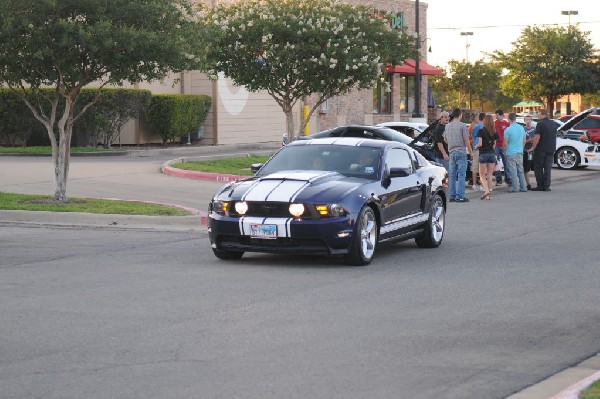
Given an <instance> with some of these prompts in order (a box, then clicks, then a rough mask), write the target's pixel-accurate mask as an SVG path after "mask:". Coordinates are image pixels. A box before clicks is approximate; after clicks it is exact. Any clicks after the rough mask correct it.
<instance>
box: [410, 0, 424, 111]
mask: <svg viewBox="0 0 600 399" xmlns="http://www.w3.org/2000/svg"><path fill="white" fill-rule="evenodd" d="M415 47H416V48H417V56H416V57H415V109H414V111H413V114H412V116H413V118H422V117H423V114H421V65H420V61H419V58H420V56H421V39H420V37H419V0H416V1H415Z"/></svg>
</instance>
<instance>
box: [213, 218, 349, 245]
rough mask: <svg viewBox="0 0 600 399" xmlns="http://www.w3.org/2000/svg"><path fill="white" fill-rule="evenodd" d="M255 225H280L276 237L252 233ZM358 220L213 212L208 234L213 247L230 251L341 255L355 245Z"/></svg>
mask: <svg viewBox="0 0 600 399" xmlns="http://www.w3.org/2000/svg"><path fill="white" fill-rule="evenodd" d="M251 224H262V225H271V226H272V225H275V226H277V236H276V238H256V237H252V236H251V235H250V225H251ZM353 226H354V219H353V218H351V217H349V216H345V217H338V218H327V219H317V220H312V219H311V220H306V219H293V218H287V219H286V218H262V217H261V218H252V217H245V218H239V217H229V216H222V215H218V214H215V213H211V214H210V215H209V217H208V234H209V238H210V241H211V244H212V246H213V248H216V249H220V250H226V251H244V252H269V253H305V254H321V255H322V254H329V255H340V254H346V253H348V251H349V249H350V246H351V244H352V237H353Z"/></svg>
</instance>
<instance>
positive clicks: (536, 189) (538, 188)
mask: <svg viewBox="0 0 600 399" xmlns="http://www.w3.org/2000/svg"><path fill="white" fill-rule="evenodd" d="M530 191H545V190H544V189H543V188H541V187H533V188H532V189H531V190H530Z"/></svg>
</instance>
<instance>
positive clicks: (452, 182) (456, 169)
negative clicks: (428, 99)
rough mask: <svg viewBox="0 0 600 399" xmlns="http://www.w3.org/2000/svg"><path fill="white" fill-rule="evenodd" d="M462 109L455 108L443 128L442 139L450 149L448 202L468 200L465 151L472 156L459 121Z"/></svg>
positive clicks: (464, 131) (465, 131) (466, 131)
mask: <svg viewBox="0 0 600 399" xmlns="http://www.w3.org/2000/svg"><path fill="white" fill-rule="evenodd" d="M461 116H462V111H461V110H460V108H455V109H454V110H453V111H452V113H451V114H450V123H448V124H447V125H446V129H445V130H444V140H445V141H446V143H448V151H450V165H449V170H448V175H449V176H448V179H449V186H450V202H469V200H468V199H467V198H465V177H466V175H467V152H468V153H469V154H470V155H471V156H473V151H472V150H471V142H470V137H469V131H468V130H467V126H466V125H465V124H464V123H462V122H461V121H460V118H461Z"/></svg>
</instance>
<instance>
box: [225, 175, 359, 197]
mask: <svg viewBox="0 0 600 399" xmlns="http://www.w3.org/2000/svg"><path fill="white" fill-rule="evenodd" d="M366 182H368V180H366V179H361V178H351V177H347V176H344V175H341V174H339V173H337V172H329V171H285V172H278V173H273V174H270V175H267V176H261V177H254V178H251V179H246V180H241V181H238V182H235V183H232V184H229V185H227V186H225V187H224V188H223V189H222V190H221V191H220V192H219V194H218V195H217V196H218V197H219V198H220V199H227V200H238V201H239V200H244V201H261V202H262V201H269V202H311V201H318V202H331V201H341V200H342V199H343V198H344V197H346V196H347V195H349V194H350V193H352V192H353V191H355V190H357V189H358V188H359V187H360V186H361V185H364V184H365V183H366ZM225 197H226V198H225Z"/></svg>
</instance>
